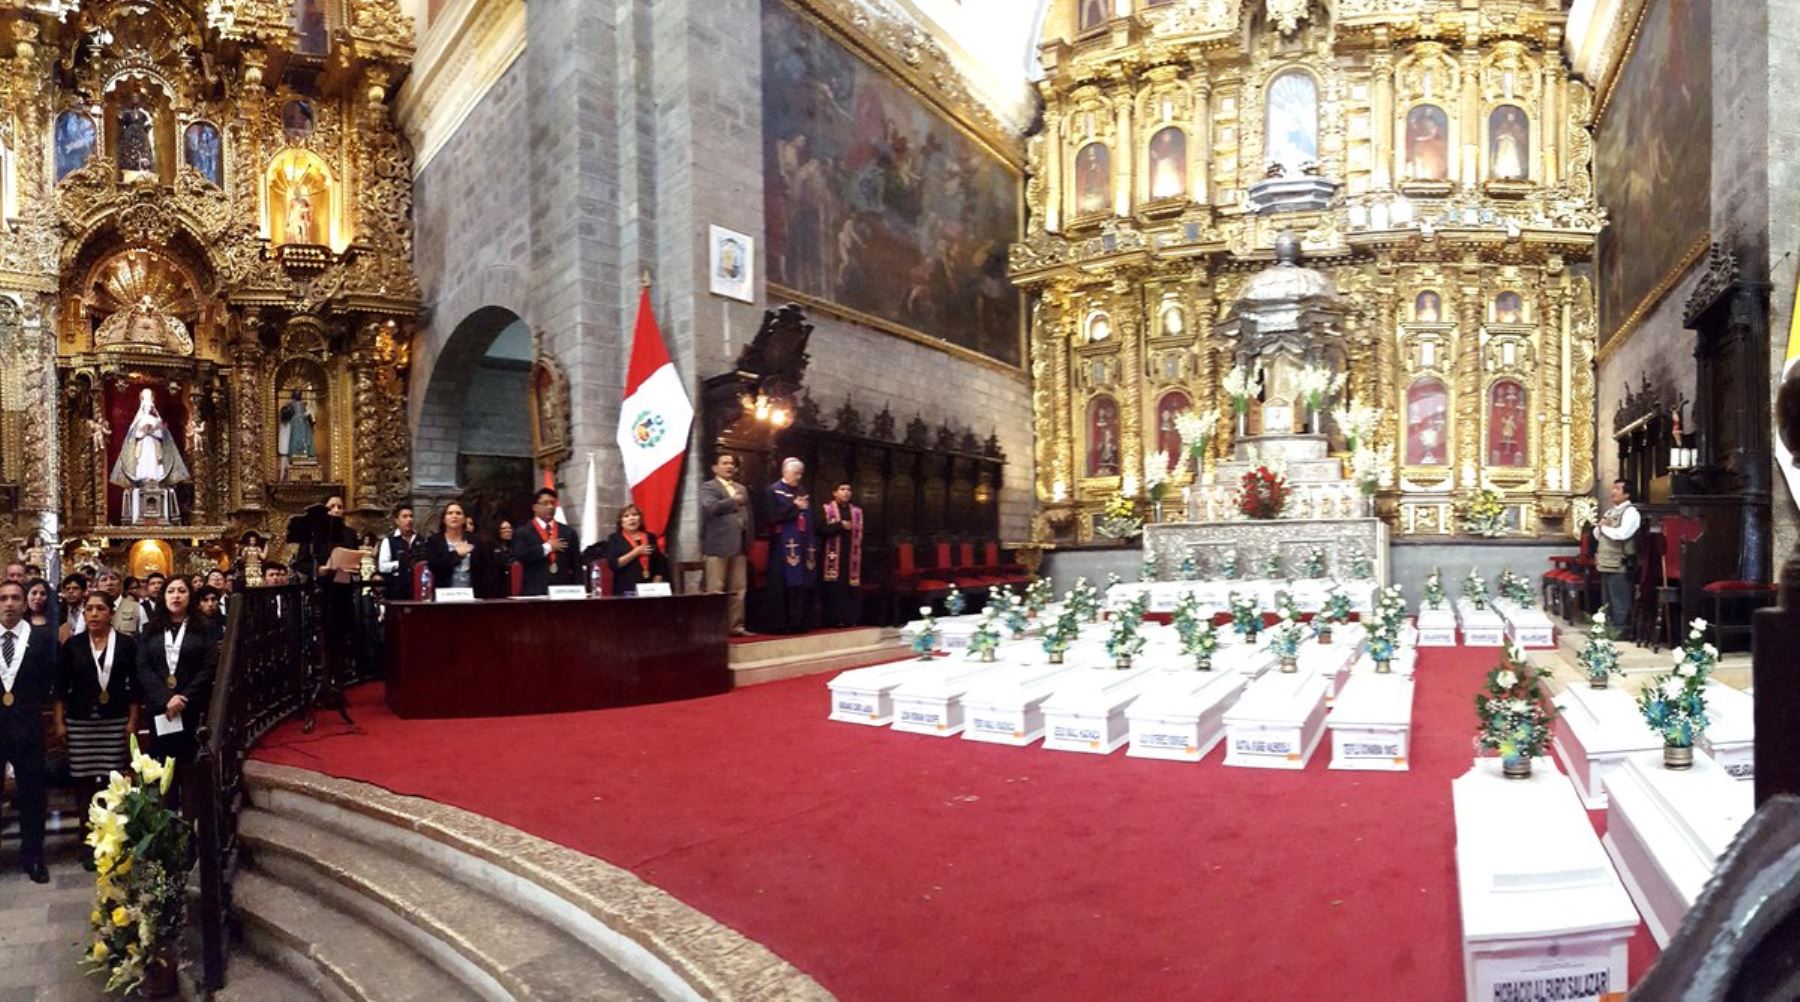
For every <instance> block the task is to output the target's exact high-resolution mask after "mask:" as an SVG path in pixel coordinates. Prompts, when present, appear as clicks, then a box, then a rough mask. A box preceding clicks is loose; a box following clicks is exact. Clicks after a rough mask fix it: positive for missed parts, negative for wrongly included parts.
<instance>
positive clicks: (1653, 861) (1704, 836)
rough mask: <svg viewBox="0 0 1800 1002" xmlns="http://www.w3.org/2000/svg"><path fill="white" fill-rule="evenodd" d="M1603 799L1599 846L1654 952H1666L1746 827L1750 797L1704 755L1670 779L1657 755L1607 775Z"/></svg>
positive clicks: (1630, 759)
mask: <svg viewBox="0 0 1800 1002" xmlns="http://www.w3.org/2000/svg"><path fill="white" fill-rule="evenodd" d="M1606 793H1607V797H1606V837H1605V838H1604V839H1602V840H1601V841H1602V842H1604V843H1605V845H1606V852H1607V854H1608V855H1610V856H1611V857H1612V860H1613V863H1614V864H1615V865H1616V866H1617V867H1618V869H1619V876H1620V877H1622V878H1623V879H1624V881H1625V889H1626V890H1627V891H1630V892H1631V900H1632V901H1634V902H1636V903H1637V906H1638V911H1639V912H1640V913H1642V914H1643V916H1644V924H1645V925H1647V926H1649V927H1650V935H1652V936H1654V937H1656V945H1657V946H1667V945H1668V943H1669V937H1670V936H1671V935H1673V934H1674V932H1675V930H1676V929H1678V928H1680V926H1681V917H1682V916H1683V915H1686V914H1687V910H1688V909H1689V908H1692V907H1693V905H1694V900H1695V899H1696V898H1698V897H1699V896H1700V890H1701V888H1703V887H1705V886H1706V882H1707V880H1709V879H1711V877H1712V873H1713V869H1714V868H1715V867H1716V866H1718V863H1719V857H1720V856H1722V855H1724V854H1725V850H1726V849H1728V848H1730V846H1731V840H1732V839H1733V838H1735V837H1737V833H1738V829H1739V828H1742V827H1743V826H1744V822H1746V821H1748V820H1750V815H1751V813H1752V812H1753V811H1755V809H1756V798H1755V793H1754V791H1753V790H1752V789H1751V784H1749V783H1740V782H1738V781H1737V780H1735V779H1732V778H1731V776H1730V774H1728V773H1727V772H1726V771H1725V770H1724V769H1722V768H1720V767H1719V765H1718V763H1716V762H1714V761H1713V760H1712V759H1711V758H1709V757H1708V756H1706V755H1704V754H1696V755H1695V756H1694V764H1693V767H1692V768H1688V769H1682V770H1680V771H1676V770H1673V769H1668V768H1665V767H1664V766H1663V762H1662V752H1661V751H1653V752H1639V753H1637V754H1635V755H1629V756H1627V757H1626V758H1625V761H1624V762H1623V763H1621V764H1620V766H1619V768H1617V769H1614V770H1612V771H1611V772H1609V773H1607V775H1606Z"/></svg>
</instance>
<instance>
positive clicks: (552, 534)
mask: <svg viewBox="0 0 1800 1002" xmlns="http://www.w3.org/2000/svg"><path fill="white" fill-rule="evenodd" d="M531 527H532V528H533V529H536V530H537V534H538V539H540V540H543V541H544V542H545V543H548V542H550V540H552V539H555V538H556V523H555V522H551V523H550V528H549V529H548V530H546V529H545V528H544V527H543V525H541V524H539V522H538V520H537V519H535V518H534V519H532V520H531ZM547 555H548V556H549V558H550V573H552V574H555V573H556V551H555V550H551V551H550V552H549V554H547Z"/></svg>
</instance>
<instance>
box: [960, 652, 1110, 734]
mask: <svg viewBox="0 0 1800 1002" xmlns="http://www.w3.org/2000/svg"><path fill="white" fill-rule="evenodd" d="M1089 670H1091V669H1087V668H1076V667H1070V666H1069V665H1067V664H1060V665H1042V666H1036V665H1021V666H1019V667H1017V668H1014V669H1012V670H1011V671H1007V672H999V673H996V674H993V675H983V676H981V678H980V679H979V680H977V681H976V682H975V683H974V684H972V685H970V686H969V689H968V691H967V692H965V693H963V700H962V702H963V721H964V727H963V737H964V738H965V739H967V740H970V741H991V742H993V743H995V744H1002V745H1014V746H1019V747H1023V746H1025V745H1028V744H1031V743H1032V742H1033V741H1036V740H1037V739H1038V738H1041V737H1043V736H1044V707H1043V704H1044V700H1046V699H1048V698H1050V694H1051V693H1052V692H1055V691H1056V687H1057V686H1058V685H1060V684H1062V682H1064V681H1066V680H1067V679H1068V677H1069V676H1070V675H1071V674H1072V673H1074V672H1081V671H1089Z"/></svg>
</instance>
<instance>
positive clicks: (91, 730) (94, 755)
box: [56, 589, 142, 786]
mask: <svg viewBox="0 0 1800 1002" xmlns="http://www.w3.org/2000/svg"><path fill="white" fill-rule="evenodd" d="M114 604H115V603H114V600H113V597H112V596H111V595H110V594H108V593H106V592H104V591H101V590H99V589H95V590H94V591H91V592H89V593H88V595H87V598H86V599H85V600H84V603H83V605H82V607H81V614H82V620H83V622H84V623H85V624H86V629H84V630H82V632H81V633H79V634H76V635H75V636H73V637H70V638H69V640H68V642H67V643H65V644H63V645H62V657H61V660H60V662H59V666H58V671H57V685H56V699H57V702H56V732H57V737H59V738H62V739H65V740H66V741H67V742H68V748H69V775H70V776H71V777H72V778H74V779H75V780H76V782H77V783H78V784H81V785H84V786H104V785H105V784H106V777H107V774H108V773H110V772H113V771H115V770H116V771H118V772H124V771H125V770H126V768H127V767H128V765H129V760H130V754H129V748H128V746H127V741H128V739H129V737H130V735H131V733H132V732H133V731H136V730H137V718H138V704H139V703H140V702H142V697H141V696H140V694H139V687H138V678H137V643H136V641H135V640H133V639H132V638H131V637H128V636H126V635H125V634H123V633H120V632H119V631H118V630H116V629H114V628H113V625H112V618H113V606H114Z"/></svg>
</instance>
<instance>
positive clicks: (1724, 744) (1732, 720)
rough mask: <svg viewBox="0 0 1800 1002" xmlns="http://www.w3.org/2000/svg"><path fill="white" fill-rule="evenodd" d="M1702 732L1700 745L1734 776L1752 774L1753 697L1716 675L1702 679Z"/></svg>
mask: <svg viewBox="0 0 1800 1002" xmlns="http://www.w3.org/2000/svg"><path fill="white" fill-rule="evenodd" d="M1706 718H1707V721H1708V723H1707V725H1706V732H1705V733H1704V734H1702V735H1701V738H1700V745H1701V747H1703V748H1705V749H1706V751H1707V753H1708V754H1710V755H1711V756H1712V757H1713V761H1715V762H1717V763H1719V766H1720V767H1721V768H1723V769H1724V770H1725V771H1726V772H1727V773H1730V774H1731V775H1732V776H1733V777H1735V778H1737V779H1755V778H1756V697H1754V696H1752V695H1750V693H1749V692H1748V691H1746V690H1740V689H1733V688H1732V687H1731V686H1728V685H1726V684H1725V683H1723V682H1720V681H1718V680H1717V679H1709V680H1707V683H1706Z"/></svg>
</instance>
